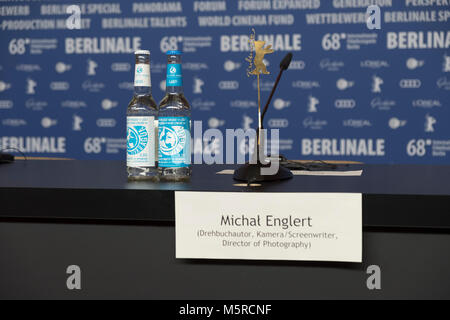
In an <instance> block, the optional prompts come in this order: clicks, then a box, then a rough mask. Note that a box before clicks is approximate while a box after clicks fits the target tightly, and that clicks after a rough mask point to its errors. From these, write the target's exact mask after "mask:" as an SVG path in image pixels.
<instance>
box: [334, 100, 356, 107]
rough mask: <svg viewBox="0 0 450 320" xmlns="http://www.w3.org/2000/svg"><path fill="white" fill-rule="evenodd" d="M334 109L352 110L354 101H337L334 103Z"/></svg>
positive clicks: (354, 104) (354, 105)
mask: <svg viewBox="0 0 450 320" xmlns="http://www.w3.org/2000/svg"><path fill="white" fill-rule="evenodd" d="M334 106H335V107H336V109H353V108H355V107H356V101H355V100H353V99H338V100H336V101H335V102H334Z"/></svg>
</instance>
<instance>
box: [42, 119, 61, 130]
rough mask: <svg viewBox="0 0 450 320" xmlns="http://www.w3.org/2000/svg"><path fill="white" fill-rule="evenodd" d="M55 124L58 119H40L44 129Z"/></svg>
mask: <svg viewBox="0 0 450 320" xmlns="http://www.w3.org/2000/svg"><path fill="white" fill-rule="evenodd" d="M57 124H58V121H57V120H56V119H51V118H49V117H44V118H42V119H41V126H42V127H43V128H46V129H48V128H50V127H53V126H56V125H57Z"/></svg>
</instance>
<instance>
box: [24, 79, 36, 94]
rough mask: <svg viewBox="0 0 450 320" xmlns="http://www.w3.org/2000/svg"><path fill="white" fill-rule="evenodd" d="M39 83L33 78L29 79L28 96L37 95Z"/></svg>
mask: <svg viewBox="0 0 450 320" xmlns="http://www.w3.org/2000/svg"><path fill="white" fill-rule="evenodd" d="M36 86H37V82H36V81H34V80H33V79H31V78H27V86H26V94H35V93H36Z"/></svg>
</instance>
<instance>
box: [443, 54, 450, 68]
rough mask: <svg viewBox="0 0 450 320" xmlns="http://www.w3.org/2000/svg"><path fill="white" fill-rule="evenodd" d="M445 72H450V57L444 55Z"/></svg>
mask: <svg viewBox="0 0 450 320" xmlns="http://www.w3.org/2000/svg"><path fill="white" fill-rule="evenodd" d="M442 70H443V72H450V56H448V55H447V54H444V63H443V65H442Z"/></svg>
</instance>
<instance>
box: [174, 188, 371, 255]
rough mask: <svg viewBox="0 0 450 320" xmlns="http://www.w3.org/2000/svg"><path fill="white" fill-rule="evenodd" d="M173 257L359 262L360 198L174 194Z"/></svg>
mask: <svg viewBox="0 0 450 320" xmlns="http://www.w3.org/2000/svg"><path fill="white" fill-rule="evenodd" d="M175 215H176V218H175V219H176V220H175V225H176V227H175V228H176V257H177V258H179V259H242V260H299V261H341V262H359V263H360V262H362V195H361V194H353V193H248V192H239V193H235V192H186V191H176V192H175Z"/></svg>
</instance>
